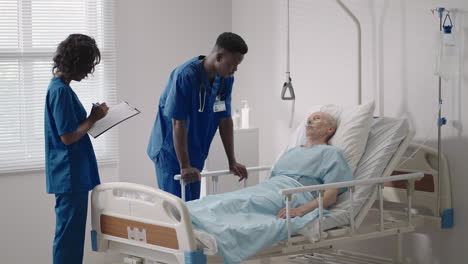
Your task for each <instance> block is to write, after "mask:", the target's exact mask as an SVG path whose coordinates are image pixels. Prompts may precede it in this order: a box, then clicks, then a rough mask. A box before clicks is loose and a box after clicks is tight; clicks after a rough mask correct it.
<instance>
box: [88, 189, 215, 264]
mask: <svg viewBox="0 0 468 264" xmlns="http://www.w3.org/2000/svg"><path fill="white" fill-rule="evenodd" d="M91 211H92V216H91V225H92V231H91V238H92V248H93V251H96V252H104V251H107V250H115V251H118V252H120V253H123V254H128V255H135V256H139V257H143V258H147V259H152V260H157V261H162V262H166V263H204V262H203V261H205V262H206V258H205V256H204V255H203V251H198V250H197V248H196V244H195V239H194V234H193V229H192V224H191V218H190V214H189V211H188V209H187V207H186V206H185V204H184V202H183V201H182V200H181V199H180V198H178V197H176V196H174V195H172V194H169V193H167V192H164V191H162V190H158V189H153V188H151V187H148V186H143V185H139V184H133V183H124V182H115V183H104V184H101V185H98V186H96V188H94V189H93V191H92V194H91ZM193 261H195V262H193Z"/></svg>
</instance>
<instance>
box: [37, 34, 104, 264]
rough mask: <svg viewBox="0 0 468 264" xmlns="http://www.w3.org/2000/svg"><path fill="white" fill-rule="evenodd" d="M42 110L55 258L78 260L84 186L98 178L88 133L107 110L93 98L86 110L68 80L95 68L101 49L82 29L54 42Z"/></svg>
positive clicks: (82, 231) (83, 222)
mask: <svg viewBox="0 0 468 264" xmlns="http://www.w3.org/2000/svg"><path fill="white" fill-rule="evenodd" d="M53 60H54V66H53V69H52V72H53V74H54V78H52V80H51V81H50V84H49V88H48V90H47V97H46V103H45V115H44V118H45V119H44V134H45V152H46V187H47V192H48V193H53V194H55V202H56V203H55V214H56V227H55V238H54V245H53V263H54V264H64V263H66V264H74V263H82V262H83V248H84V239H85V227H86V215H87V211H88V192H89V191H90V190H91V189H93V188H94V186H96V185H98V184H99V183H100V180H99V173H98V167H97V162H96V157H95V155H94V150H93V145H92V144H91V141H90V139H89V136H88V134H87V132H88V130H89V129H90V128H91V126H92V125H93V124H94V123H95V122H96V121H97V120H99V119H101V118H103V117H104V116H105V115H106V114H107V111H108V109H109V108H108V107H107V106H106V104H105V103H102V104H100V105H99V104H96V105H95V106H93V108H92V109H91V114H90V115H89V116H87V113H86V110H85V108H84V107H83V105H82V104H81V102H80V100H79V99H78V97H77V95H76V94H75V92H73V90H72V88H71V87H70V82H71V81H77V82H79V81H81V80H83V79H84V78H86V77H87V76H88V74H89V73H92V72H93V71H94V67H95V66H96V65H97V64H99V62H100V60H101V55H100V52H99V49H98V47H97V45H96V42H95V40H94V39H92V38H91V37H88V36H86V35H81V34H73V35H70V36H68V38H67V39H65V40H64V41H63V42H62V43H60V45H59V46H58V48H57V51H56V53H55V56H54V59H53Z"/></svg>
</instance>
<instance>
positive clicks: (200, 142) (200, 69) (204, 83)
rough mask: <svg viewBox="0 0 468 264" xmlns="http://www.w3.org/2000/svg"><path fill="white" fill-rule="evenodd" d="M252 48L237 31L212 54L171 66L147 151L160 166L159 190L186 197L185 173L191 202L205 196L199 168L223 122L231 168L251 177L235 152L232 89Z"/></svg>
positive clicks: (224, 36) (228, 34) (219, 42)
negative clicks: (176, 177)
mask: <svg viewBox="0 0 468 264" xmlns="http://www.w3.org/2000/svg"><path fill="white" fill-rule="evenodd" d="M247 51H248V47H247V45H246V43H245V42H244V40H243V39H242V38H241V37H240V36H239V35H237V34H234V33H231V32H225V33H222V34H221V35H219V36H218V38H217V40H216V44H215V46H214V48H213V50H212V51H211V53H210V54H209V55H208V56H197V57H195V58H193V59H191V60H189V61H187V62H185V63H183V64H182V65H180V66H179V67H177V68H176V69H175V70H173V71H172V73H171V75H170V77H169V80H168V82H167V84H166V87H165V89H164V91H163V93H162V95H161V97H160V99H159V108H158V113H157V114H156V121H155V123H154V126H153V131H152V133H151V137H150V140H149V144H148V149H147V153H148V156H149V157H150V158H151V160H152V161H153V162H154V164H155V167H156V176H157V180H158V186H159V188H160V189H162V190H164V191H167V192H170V193H172V194H174V195H177V196H179V197H181V190H180V183H179V182H178V181H175V180H174V175H176V174H181V175H182V178H183V179H184V181H185V182H187V183H188V184H187V185H186V199H187V201H190V200H195V199H198V198H199V197H200V179H201V175H200V171H202V170H203V166H204V163H205V160H206V158H207V156H208V151H209V148H210V144H211V142H212V140H213V137H214V135H215V134H216V130H217V129H218V127H219V132H220V136H221V140H222V142H223V145H224V149H225V151H226V155H227V159H228V163H229V169H230V170H231V171H232V172H233V173H234V174H235V175H237V176H239V178H240V179H239V181H241V180H243V179H245V178H246V177H247V170H246V168H245V166H244V165H242V164H240V163H238V162H237V161H236V158H235V155H234V136H233V122H232V119H231V92H232V85H233V83H234V77H233V75H234V73H235V72H236V71H237V66H238V65H239V64H240V63H241V62H242V60H243V58H244V55H245V54H246V53H247Z"/></svg>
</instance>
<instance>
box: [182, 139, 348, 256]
mask: <svg viewBox="0 0 468 264" xmlns="http://www.w3.org/2000/svg"><path fill="white" fill-rule="evenodd" d="M348 180H352V171H351V169H350V168H349V166H348V164H347V162H346V159H345V158H344V154H343V152H342V151H341V150H339V149H338V148H336V147H333V146H329V145H317V146H313V147H296V148H293V149H291V150H289V151H288V152H286V153H284V154H283V155H282V156H281V158H280V159H279V160H278V162H277V163H276V165H275V167H274V168H273V171H272V173H271V176H270V178H269V179H268V180H266V181H264V182H262V183H260V184H258V185H255V186H252V187H249V188H245V189H242V190H238V191H234V192H229V193H222V194H216V195H209V196H206V197H204V198H202V199H200V200H195V201H190V202H188V203H187V206H188V208H189V211H190V213H191V215H192V223H193V225H194V228H197V229H200V230H203V231H206V232H208V233H210V234H211V235H213V236H214V237H215V239H216V243H217V247H218V252H219V255H221V256H223V257H224V262H225V263H240V262H241V261H244V260H246V259H248V258H249V257H251V256H253V255H255V253H257V252H259V251H260V250H262V249H264V248H266V247H269V246H271V245H273V244H274V243H277V242H279V241H281V240H284V239H286V238H287V236H288V231H287V222H286V219H279V218H277V217H276V215H277V214H278V212H279V211H280V210H281V209H282V208H284V207H286V203H285V199H284V197H283V196H281V195H280V194H279V191H280V190H281V189H286V188H297V187H302V186H306V185H316V184H326V183H332V182H340V181H348ZM340 191H344V190H340ZM313 199H314V195H313V194H311V193H298V194H294V195H293V198H292V206H293V207H298V206H300V205H303V204H305V203H308V202H310V201H312V200H313ZM317 217H318V210H314V211H312V212H310V213H308V214H306V215H304V216H303V217H295V218H292V221H291V227H292V232H293V233H294V232H298V231H299V230H301V229H302V228H304V227H305V226H307V224H309V223H311V222H312V221H313V220H314V219H316V218H317Z"/></svg>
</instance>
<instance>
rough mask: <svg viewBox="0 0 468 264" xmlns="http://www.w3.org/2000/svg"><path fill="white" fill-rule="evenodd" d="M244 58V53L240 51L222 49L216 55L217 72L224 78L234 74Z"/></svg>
mask: <svg viewBox="0 0 468 264" xmlns="http://www.w3.org/2000/svg"><path fill="white" fill-rule="evenodd" d="M243 59H244V55H242V54H241V53H239V52H235V53H231V52H228V51H222V52H220V53H218V54H217V56H216V64H215V65H216V72H217V73H218V74H219V75H221V76H222V77H223V78H227V77H229V76H232V75H234V73H235V72H236V71H237V66H238V65H239V64H240V63H241V62H242V60H243Z"/></svg>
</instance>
